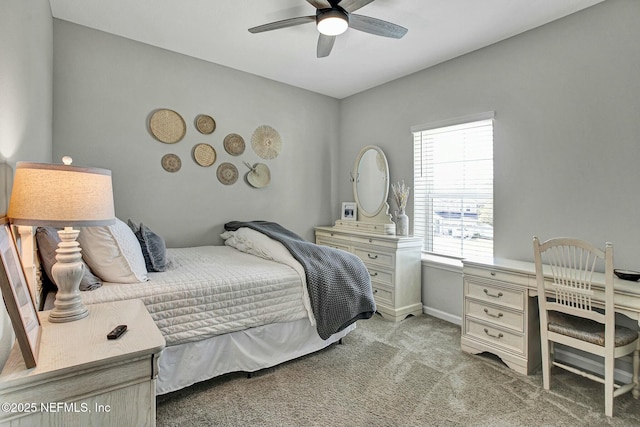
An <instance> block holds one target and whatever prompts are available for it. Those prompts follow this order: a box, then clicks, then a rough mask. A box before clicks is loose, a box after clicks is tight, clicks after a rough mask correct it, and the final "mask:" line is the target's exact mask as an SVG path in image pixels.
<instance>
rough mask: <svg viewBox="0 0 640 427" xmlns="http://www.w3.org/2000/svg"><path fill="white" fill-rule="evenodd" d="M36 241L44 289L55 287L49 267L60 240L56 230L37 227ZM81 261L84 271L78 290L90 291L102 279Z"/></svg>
mask: <svg viewBox="0 0 640 427" xmlns="http://www.w3.org/2000/svg"><path fill="white" fill-rule="evenodd" d="M36 242H37V244H38V255H39V256H40V262H41V264H42V268H43V270H44V272H45V274H44V276H43V286H44V287H45V289H50V288H53V289H57V288H58V287H57V286H56V281H55V280H53V275H52V274H51V268H52V267H53V264H55V263H56V249H57V248H58V243H59V242H60V236H58V230H57V229H55V228H53V227H38V228H37V230H36ZM82 263H83V264H84V273H83V275H82V280H80V290H81V291H92V290H94V289H98V288H99V287H100V286H102V281H101V280H100V278H98V277H96V275H95V274H93V272H92V271H91V269H90V268H89V266H88V265H87V264H85V263H84V261H83V262H82ZM45 279H46V280H45ZM47 285H48V286H47Z"/></svg>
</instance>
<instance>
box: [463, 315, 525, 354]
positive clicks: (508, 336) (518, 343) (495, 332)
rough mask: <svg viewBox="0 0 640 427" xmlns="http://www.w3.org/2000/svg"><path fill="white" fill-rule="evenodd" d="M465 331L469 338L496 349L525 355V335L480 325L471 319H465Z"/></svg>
mask: <svg viewBox="0 0 640 427" xmlns="http://www.w3.org/2000/svg"><path fill="white" fill-rule="evenodd" d="M465 329H466V334H467V335H468V336H471V337H473V338H475V339H478V340H480V341H484V342H486V343H489V344H490V345H492V346H495V347H496V348H498V347H502V348H504V349H506V350H509V351H512V352H514V353H518V354H521V355H524V354H525V351H524V350H525V347H524V345H525V339H524V335H523V334H519V333H516V332H510V331H508V330H506V329H503V328H500V327H494V326H493V325H489V324H484V323H480V322H477V321H475V320H474V319H473V318H471V317H466V318H465Z"/></svg>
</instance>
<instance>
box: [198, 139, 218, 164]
mask: <svg viewBox="0 0 640 427" xmlns="http://www.w3.org/2000/svg"><path fill="white" fill-rule="evenodd" d="M193 160H195V161H196V163H197V164H199V165H200V166H205V167H206V166H211V165H212V164H214V163H215V162H216V150H215V149H214V148H213V147H212V146H210V145H209V144H196V145H195V146H194V147H193Z"/></svg>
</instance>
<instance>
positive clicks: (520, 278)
mask: <svg viewBox="0 0 640 427" xmlns="http://www.w3.org/2000/svg"><path fill="white" fill-rule="evenodd" d="M463 273H464V275H465V276H475V277H482V278H485V279H490V280H499V281H501V282H507V283H513V284H515V285H522V286H529V285H530V284H531V283H530V282H529V280H530V278H529V276H528V275H526V274H519V273H515V272H506V271H502V270H498V269H492V268H479V267H469V266H465V267H464V269H463ZM533 280H534V281H535V275H534V277H533ZM533 285H535V283H533Z"/></svg>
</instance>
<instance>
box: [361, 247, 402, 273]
mask: <svg viewBox="0 0 640 427" xmlns="http://www.w3.org/2000/svg"><path fill="white" fill-rule="evenodd" d="M353 253H355V254H356V255H357V256H358V257H359V258H360V259H361V260H362V261H364V262H365V263H367V264H370V265H377V266H381V267H388V268H393V254H390V253H387V252H382V251H376V250H375V249H367V248H359V247H356V248H353Z"/></svg>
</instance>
